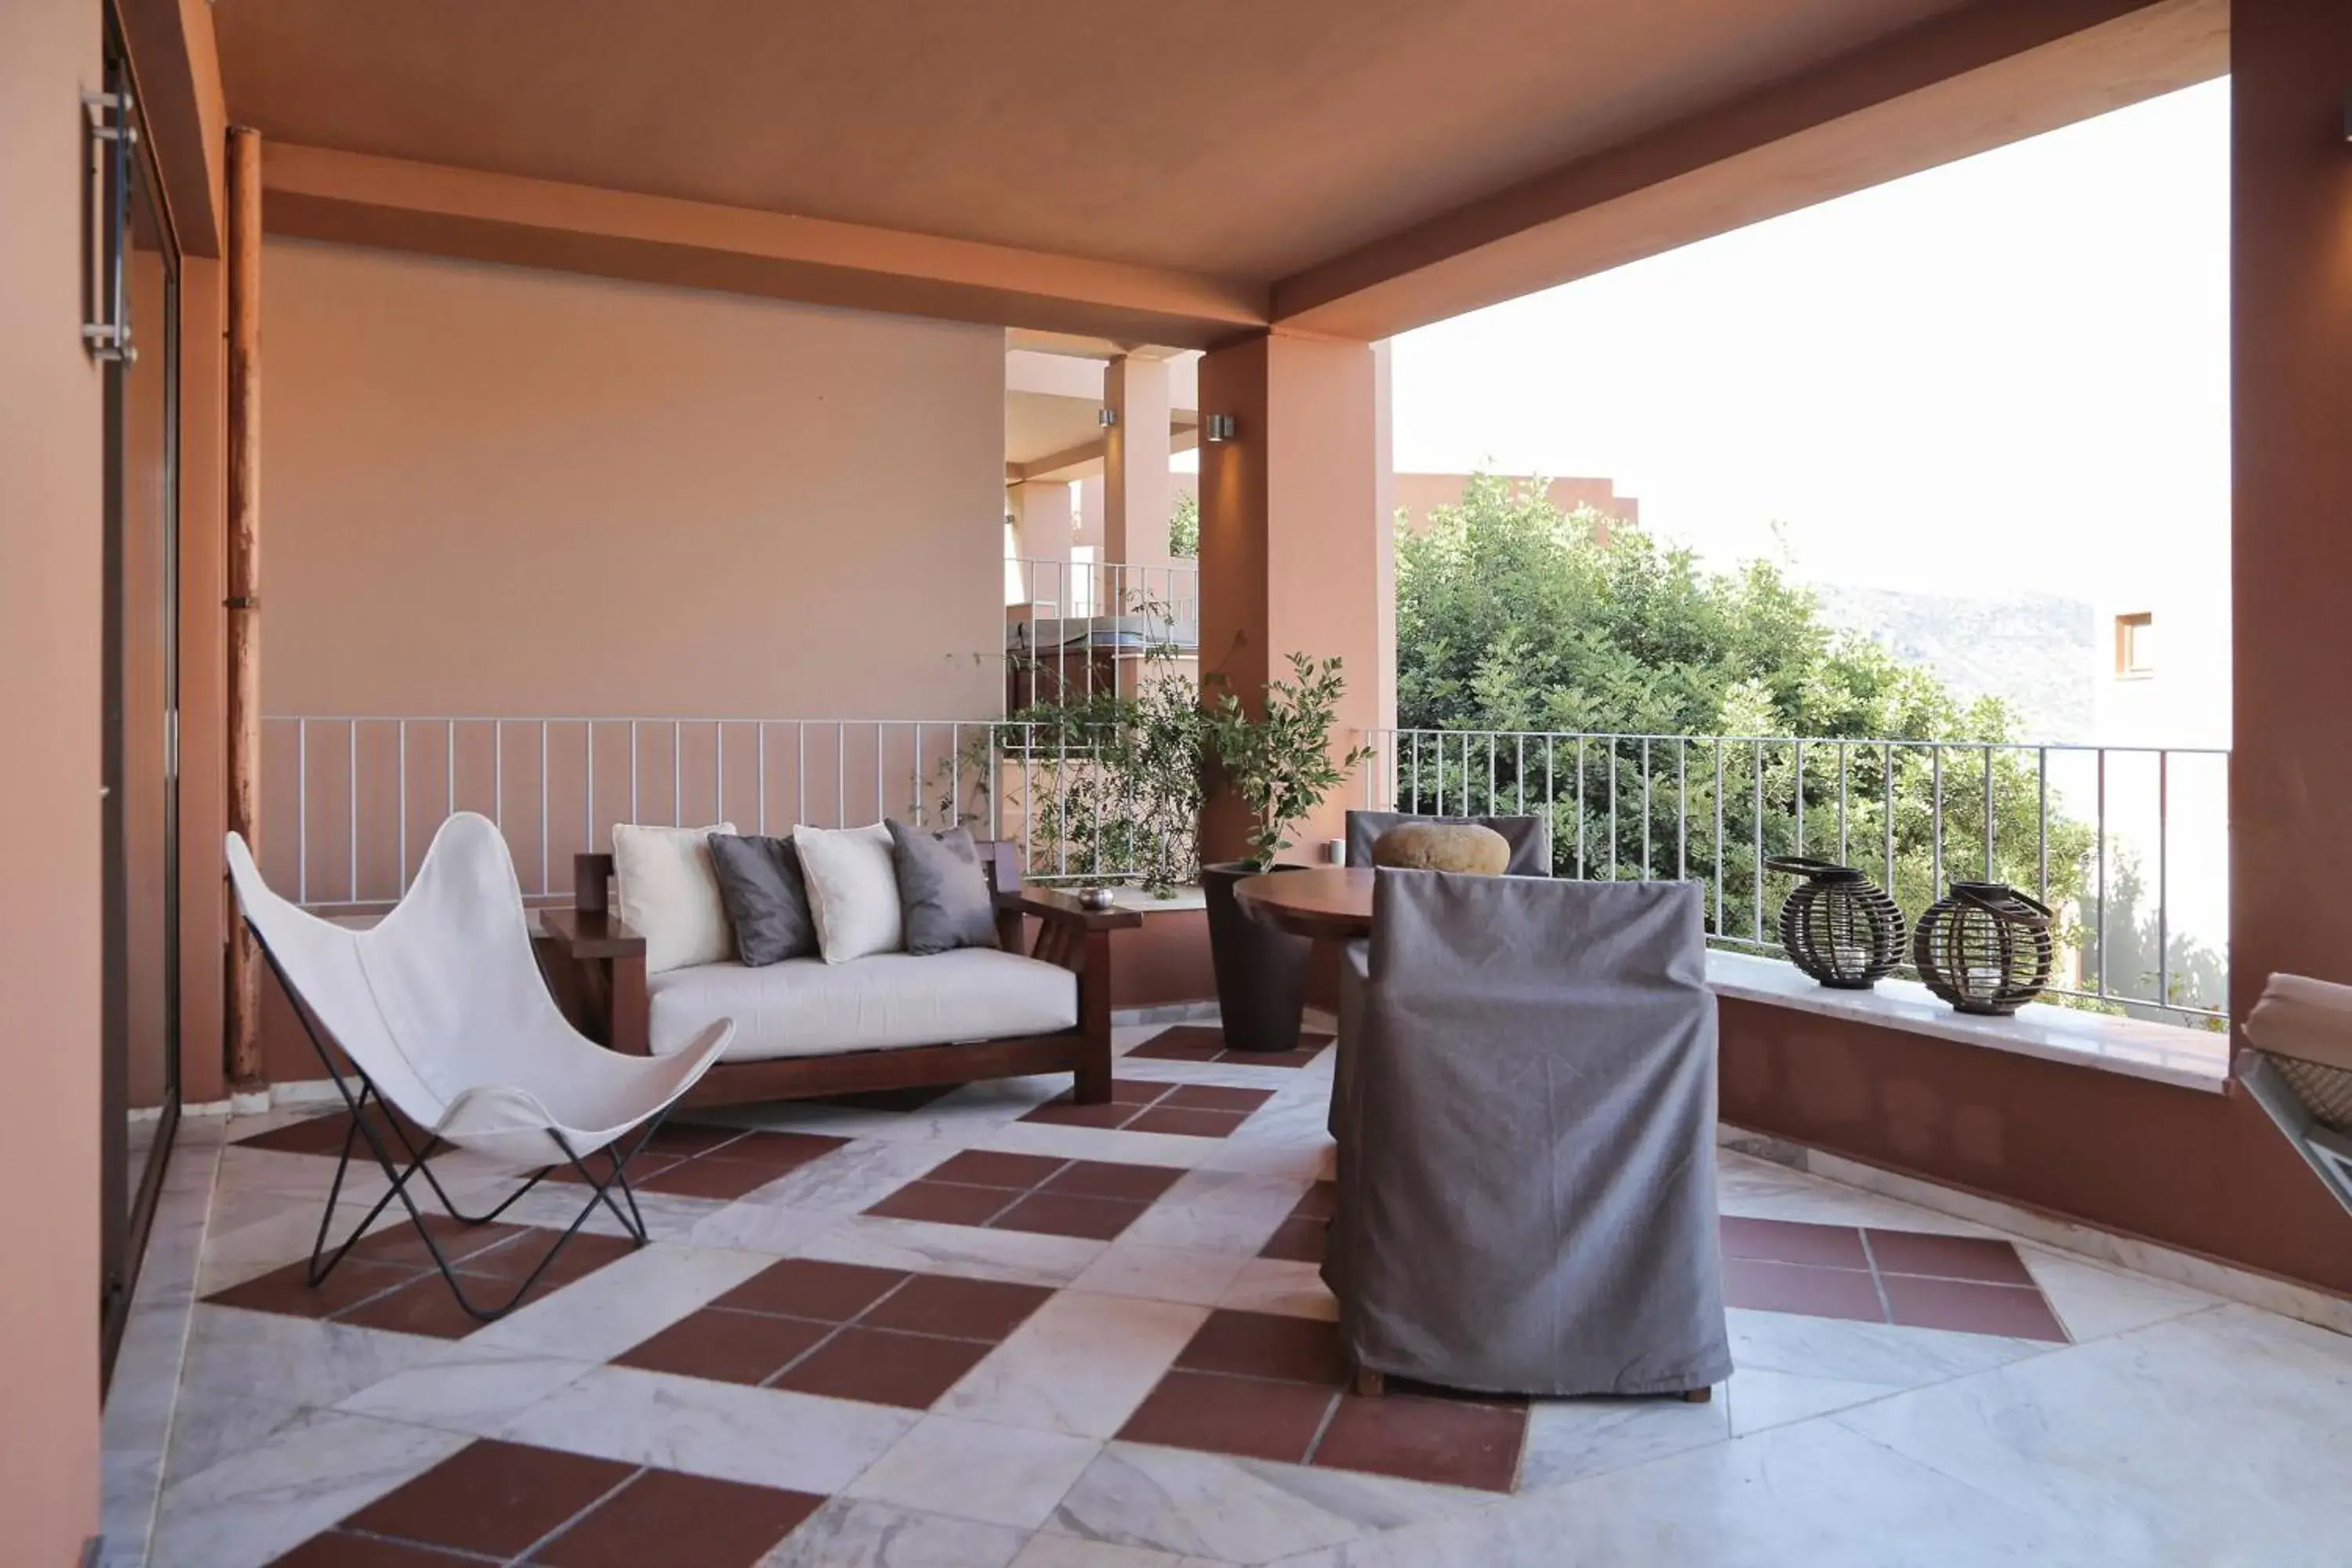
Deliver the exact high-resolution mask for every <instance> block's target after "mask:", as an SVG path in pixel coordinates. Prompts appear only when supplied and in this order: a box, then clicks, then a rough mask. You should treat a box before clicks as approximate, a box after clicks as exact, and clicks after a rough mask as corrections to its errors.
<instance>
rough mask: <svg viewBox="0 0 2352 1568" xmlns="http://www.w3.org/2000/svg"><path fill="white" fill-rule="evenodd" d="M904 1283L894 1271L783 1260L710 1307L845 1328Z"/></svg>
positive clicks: (806, 1259)
mask: <svg viewBox="0 0 2352 1568" xmlns="http://www.w3.org/2000/svg"><path fill="white" fill-rule="evenodd" d="M906 1278H907V1276H906V1274H905V1273H904V1272H903V1271H901V1270H899V1269H896V1268H866V1267H865V1266H864V1265H863V1264H857V1263H824V1262H820V1261H818V1260H817V1259H815V1258H785V1259H784V1260H783V1261H782V1262H781V1263H772V1264H770V1265H769V1266H768V1267H767V1268H763V1269H761V1271H760V1272H759V1273H757V1274H754V1275H752V1276H751V1278H750V1279H746V1280H745V1281H743V1283H741V1284H740V1285H738V1286H736V1287H735V1289H732V1290H730V1291H728V1292H727V1293H726V1294H725V1295H723V1296H721V1297H719V1299H718V1300H716V1301H713V1302H712V1303H710V1304H711V1305H712V1306H714V1307H732V1308H736V1309H738V1310H742V1311H747V1312H780V1313H782V1314H783V1315H785V1316H787V1317H793V1318H809V1319H813V1320H814V1321H817V1322H821V1323H845V1322H847V1321H849V1320H850V1319H852V1318H855V1317H856V1316H857V1314H858V1313H860V1312H862V1311H864V1310H866V1308H868V1307H870V1306H872V1305H873V1304H874V1303H875V1302H877V1301H878V1300H881V1299H882V1298H883V1297H884V1296H885V1295H887V1294H888V1293H889V1292H890V1290H891V1289H893V1288H895V1287H896V1286H897V1285H898V1282H899V1281H900V1280H902V1279H906Z"/></svg>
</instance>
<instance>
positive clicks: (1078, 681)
mask: <svg viewBox="0 0 2352 1568" xmlns="http://www.w3.org/2000/svg"><path fill="white" fill-rule="evenodd" d="M1006 565H1007V568H1008V571H1007V576H1006V584H1005V608H1004V652H1005V659H1006V663H1007V666H1008V668H1009V670H1010V679H1008V681H1007V682H1006V697H1005V700H1006V704H1007V706H1008V708H1009V709H1014V710H1017V709H1020V708H1025V707H1027V706H1029V705H1030V704H1032V703H1034V702H1037V701H1051V700H1056V699H1058V698H1061V697H1064V696H1074V697H1092V696H1094V695H1095V694H1096V693H1097V691H1098V690H1116V689H1119V685H1118V683H1119V681H1120V670H1121V668H1122V667H1123V666H1124V667H1125V668H1128V669H1129V670H1130V671H1131V669H1132V668H1133V665H1134V663H1135V662H1136V661H1139V660H1141V659H1143V658H1146V657H1148V656H1150V655H1154V654H1159V655H1163V656H1171V657H1173V658H1193V657H1196V656H1197V654H1198V652H1199V647H1200V638H1201V573H1200V568H1199V567H1197V566H1194V565H1191V564H1170V565H1165V566H1154V565H1131V564H1126V563H1119V562H1097V561H1083V560H1082V561H1061V560H1054V559H1050V558H1045V559H1041V558H1038V557H1034V556H1015V557H1012V558H1010V559H1009V560H1008V561H1007V563H1006ZM1129 684H1131V680H1130V681H1129Z"/></svg>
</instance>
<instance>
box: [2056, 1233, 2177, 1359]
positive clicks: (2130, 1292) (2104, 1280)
mask: <svg viewBox="0 0 2352 1568" xmlns="http://www.w3.org/2000/svg"><path fill="white" fill-rule="evenodd" d="M2017 1254H2018V1256H2019V1257H2020V1258H2023V1259H2024V1261H2025V1267H2026V1268H2027V1270H2028V1271H2029V1272H2031V1273H2032V1276H2033V1281H2034V1283H2035V1284H2037V1285H2039V1286H2041V1287H2042V1296H2043V1298H2044V1299H2045V1300H2048V1301H2049V1303H2050V1310H2052V1311H2053V1312H2055V1313H2057V1314H2058V1321H2060V1322H2061V1323H2063V1324H2064V1325H2065V1328H2066V1332H2067V1334H2068V1336H2069V1337H2070V1338H2072V1339H2073V1340H2074V1342H2075V1343H2077V1344H2081V1343H2084V1342H2086V1341H2089V1340H2095V1339H2104V1338H2105V1337H2106V1336H2107V1335H2109V1334H2119V1333H2122V1332H2124V1331H2126V1330H2130V1329H2142V1328H2146V1327H2147V1325H2149V1324H2150V1323H2160V1322H2164V1321H2168V1320H2169V1319H2173V1318H2181V1317H2186V1316H2188V1315H2189V1313H2191V1312H2201V1311H2203V1310H2205V1309H2206V1308H2208V1307H2216V1306H2219V1305H2221V1299H2220V1298H2219V1297H2216V1296H2209V1295H2207V1294H2206V1293H2205V1292H2204V1291H2202V1290H2192V1289H2189V1287H2188V1286H2186V1285H2173V1284H2169V1283H2167V1282H2166V1281H2164V1280H2161V1279H2148V1278H2147V1277H2146V1276H2144V1275H2138V1274H2126V1273H2125V1272H2124V1271H2123V1270H2121V1269H2117V1268H2106V1267H2105V1266H2103V1265H2100V1264H2096V1263H2093V1262H2090V1261H2089V1260H2087V1259H2085V1258H2073V1257H2069V1256H2068V1255H2067V1254H2065V1253H2063V1252H2053V1251H2052V1250H2050V1249H2049V1248H2047V1247H2034V1246H2032V1245H2030V1244H2020V1245H2019V1247H2018V1249H2017Z"/></svg>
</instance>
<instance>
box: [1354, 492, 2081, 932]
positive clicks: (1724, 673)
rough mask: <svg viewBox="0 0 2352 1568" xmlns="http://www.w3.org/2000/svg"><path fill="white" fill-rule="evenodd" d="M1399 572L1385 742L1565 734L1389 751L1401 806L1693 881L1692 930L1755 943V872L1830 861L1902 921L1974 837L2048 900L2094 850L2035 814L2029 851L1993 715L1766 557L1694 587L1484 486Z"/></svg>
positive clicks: (1611, 867)
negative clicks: (1468, 811)
mask: <svg viewBox="0 0 2352 1568" xmlns="http://www.w3.org/2000/svg"><path fill="white" fill-rule="evenodd" d="M1396 553H1397V649H1398V654H1397V707H1398V713H1399V722H1400V723H1401V724H1402V725H1403V726H1404V727H1405V728H1406V729H1408V730H1428V731H1520V732H1529V731H1532V732H1536V733H1537V734H1538V735H1541V734H1559V735H1561V736H1565V737H1581V739H1567V740H1558V741H1549V742H1547V741H1543V740H1540V739H1538V740H1537V741H1536V742H1534V743H1533V746H1534V749H1533V750H1532V751H1531V750H1530V749H1529V743H1528V742H1527V741H1525V740H1521V739H1518V738H1517V737H1514V738H1513V739H1511V740H1510V741H1508V742H1500V741H1496V742H1475V741H1471V740H1468V739H1467V738H1465V740H1463V741H1461V742H1454V740H1453V738H1452V737H1450V736H1448V737H1444V738H1433V737H1428V736H1423V737H1422V738H1420V739H1419V740H1418V741H1416V740H1414V739H1413V738H1412V737H1410V736H1408V737H1405V738H1404V739H1402V741H1401V742H1400V747H1399V753H1398V757H1397V763H1396V765H1397V769H1398V782H1399V787H1400V791H1401V792H1402V794H1403V795H1406V797H1407V798H1408V799H1411V800H1412V801H1414V802H1415V803H1416V805H1415V808H1416V809H1430V810H1434V809H1441V808H1442V809H1445V810H1461V809H1463V808H1464V806H1465V804H1466V805H1469V806H1472V807H1475V808H1476V809H1478V810H1496V811H1509V810H1513V809H1515V808H1517V807H1518V806H1519V805H1521V803H1524V804H1525V807H1526V809H1528V810H1529V811H1542V812H1545V813H1547V814H1549V816H1551V818H1552V826H1553V834H1552V837H1553V853H1554V857H1555V860H1556V862H1557V863H1558V864H1559V866H1560V868H1562V869H1564V870H1570V871H1579V870H1581V871H1582V872H1583V873H1584V874H1587V875H1593V876H1608V875H1612V874H1614V875H1618V876H1622V877H1629V878H1630V877H1635V876H1640V875H1643V874H1644V871H1645V870H1646V873H1647V874H1648V875H1651V876H1675V875H1687V876H1690V877H1693V878H1696V879H1701V880H1706V881H1709V882H1711V883H1713V884H1714V885H1715V886H1716V887H1718V888H1720V889H1721V900H1720V904H1721V907H1720V908H1718V907H1717V900H1716V899H1715V898H1714V897H1713V896H1712V894H1711V896H1710V902H1709V916H1710V929H1711V930H1715V931H1717V932H1718V933H1720V934H1724V935H1729V936H1735V937H1741V938H1748V939H1751V940H1752V939H1755V938H1758V937H1761V938H1763V939H1765V940H1769V930H1763V929H1759V928H1760V927H1762V926H1763V925H1765V923H1766V922H1767V921H1769V913H1770V911H1771V910H1776V909H1777V908H1778V906H1779V903H1780V893H1781V892H1782V891H1785V889H1786V887H1787V885H1788V883H1787V880H1786V879H1775V878H1772V877H1769V876H1767V877H1765V878H1762V879H1759V878H1758V877H1757V875H1756V873H1755V866H1756V862H1757V860H1758V859H1759V858H1760V857H1761V856H1769V855H1775V854H1786V853H1800V852H1801V853H1808V854H1812V855H1819V856H1824V857H1828V858H1845V859H1848V860H1849V861H1850V862H1851V863H1853V864H1855V865H1859V866H1861V867H1862V868H1864V870H1866V871H1869V872H1871V873H1872V874H1873V875H1874V876H1876V877H1878V878H1879V879H1881V880H1891V883H1892V887H1891V890H1892V891H1893V892H1894V893H1895V898H1896V900H1897V902H1899V903H1900V904H1901V905H1902V906H1903V908H1904V910H1906V912H1907V913H1909V914H1911V915H1913V916H1914V917H1916V915H1917V914H1918V913H1919V912H1920V911H1921V910H1924V909H1925V908H1926V907H1927V904H1928V903H1930V902H1932V901H1933V900H1935V898H1937V896H1939V895H1940V893H1941V892H1942V890H1943V884H1944V883H1947V882H1948V881H1949V880H1951V879H1954V878H1979V877H1983V876H1984V875H1985V872H1986V860H1987V850H1986V841H1987V837H1988V827H1990V840H1991V844H1992V848H1991V852H1990V858H1991V861H1992V872H1993V876H1994V878H1995V879H1999V880H2004V881H2009V882H2011V883H2013V884H2014V885H2016V886H2018V887H2020V888H2022V889H2025V890H2026V891H2028V892H2036V891H2046V893H2047V895H2048V896H2049V898H2050V900H2051V901H2052V902H2053V904H2064V903H2066V902H2068V901H2069V900H2074V899H2075V898H2076V897H2077V895H2078V894H2079V893H2080V891H2081V889H2082V885H2083V873H2084V862H2085V860H2086V858H2087V857H2088V855H2089V852H2090V837H2091V836H2090V832H2089V830H2088V829H2087V828H2086V827H2084V826H2082V825H2080V824H2076V823H2073V822H2070V821H2067V820H2065V819H2063V817H2061V816H2057V815H2055V814H2054V813H2053V814H2052V815H2051V816H2049V817H2048V819H2047V823H2046V832H2045V825H2044V819H2043V816H2042V809H2041V793H2042V792H2041V785H2040V773H2039V768H2038V766H2037V763H2036V760H2035V758H2034V755H2033V753H2032V751H2031V750H2030V749H2023V748H2020V749H2011V750H2004V749H2001V748H2000V743H2001V742H2012V741H2013V740H2014V739H2015V736H2014V721H2013V719H2012V717H2011V713H2010V711H2009V710H2008V709H2007V708H2006V706H2005V705H2004V704H2002V703H2001V702H2000V701H1999V700H1996V699H1992V698H1980V699H1976V700H1966V699H1963V698H1962V697H1960V696H1959V695H1958V694H1956V693H1954V692H1953V691H1951V690H1950V689H1948V688H1947V687H1946V686H1945V685H1944V683H1943V682H1942V681H1941V680H1940V679H1938V678H1937V676H1936V674H1935V673H1934V672H1933V671H1932V670H1929V669H1926V668H1921V667H1918V666H1916V665H1909V664H1906V663H1904V662H1902V661H1901V660H1899V659H1897V658H1895V657H1893V656H1892V655H1891V654H1889V653H1888V652H1886V651H1885V649H1884V648H1882V647H1878V646H1877V645H1875V644H1874V643H1872V642H1870V641H1869V640H1867V639H1866V638H1863V637H1856V636H1853V635H1852V634H1850V633H1846V632H1843V631H1840V630H1838V629H1837V628H1834V627H1832V626H1830V625H1829V624H1828V623H1827V622H1826V621H1825V620H1824V619H1823V618H1822V614H1821V609H1820V605H1819V604H1818V603H1817V602H1816V600H1815V598H1814V596H1813V595H1812V594H1811V591H1810V590H1808V589H1807V588H1805V587H1804V586H1803V585H1802V584H1799V583H1796V582H1794V581H1792V580H1791V579H1790V577H1789V576H1788V575H1787V574H1785V573H1784V572H1783V571H1782V570H1781V569H1780V566H1778V565H1776V564H1775V563H1771V562H1769V561H1763V560H1756V561H1749V562H1747V563H1743V564H1742V565H1740V566H1739V567H1738V569H1736V570H1734V571H1730V572H1712V571H1709V570H1706V568H1705V567H1703V566H1702V565H1701V564H1700V563H1699V561H1698V560H1697V558H1696V555H1695V554H1694V553H1693V552H1691V551H1690V550H1688V549H1686V548H1684V547H1682V546H1679V545H1675V544H1671V543H1668V542H1662V541H1660V540H1658V539H1656V538H1654V537H1653V536H1652V535H1651V534H1649V533H1648V532H1646V531H1643V529H1641V528H1640V527H1638V526H1635V525H1633V524H1629V523H1626V522H1623V521H1618V520H1614V519H1605V518H1603V517H1602V516H1601V514H1600V513H1598V512H1596V511H1593V510H1590V509H1581V510H1578V511H1575V512H1573V513H1562V512H1561V511H1560V510H1559V509H1558V508H1556V507H1554V506H1553V505H1552V504H1551V502H1550V501H1549V499H1548V497H1547V495H1546V490H1545V487H1544V485H1543V483H1542V482H1541V481H1540V480H1531V481H1529V482H1528V483H1525V484H1519V485H1515V484H1513V483H1511V482H1509V481H1507V480H1506V479H1501V478H1498V477H1496V476H1494V475H1487V474H1481V475H1478V476H1475V478H1474V479H1472V480H1471V483H1470V486H1469V489H1468V491H1467V492H1466V494H1465V496H1464V499H1463V500H1462V502H1461V504H1460V505H1458V506H1444V507H1438V508H1435V509H1434V510H1433V512H1432V514H1431V518H1430V521H1429V525H1428V527H1427V528H1426V529H1425V530H1424V531H1422V532H1420V533H1418V534H1415V533H1413V532H1412V531H1410V530H1409V529H1405V528H1403V527H1402V525H1401V526H1400V531H1399V534H1398V539H1397V546H1396ZM1643 736H1651V737H1660V739H1656V740H1653V741H1649V742H1643V741H1642V740H1640V739H1638V737H1643ZM1615 737H1633V738H1631V739H1617V738H1615ZM1681 737H1708V738H1709V739H1706V740H1703V741H1685V740H1682V739H1679V738H1681ZM1714 737H1732V738H1733V739H1730V740H1716V739H1713V738H1714ZM1800 741H1802V742H1804V743H1802V744H1800V743H1799V742H1800ZM1840 742H1851V743H1840ZM1859 742H1948V744H1946V745H1944V746H1942V747H1940V748H1938V747H1936V746H1932V745H1926V744H1915V745H1909V746H1903V745H1896V746H1891V747H1890V746H1887V745H1884V744H1881V745H1866V744H1861V743H1859ZM1718 778H1720V780H1721V784H1720V785H1719V786H1718V784H1717V780H1718ZM1988 796H1990V802H1991V810H1990V814H1988V812H1987V810H1986V802H1987V799H1988ZM1939 800H1940V803H1941V806H1942V810H1941V813H1940V818H1941V823H1942V829H1941V833H1940V836H1939V834H1938V832H1937V819H1938V816H1939V814H1938V812H1937V809H1936V807H1937V803H1938V801H1939ZM1718 823H1720V825H1721V827H1720V835H1719V837H1718V829H1717V824H1718ZM1890 837H1891V840H1892V843H1891V853H1890V842H1889V841H1890ZM1718 845H1719V846H1720V847H1719V848H1718ZM1890 861H1891V862H1892V877H1891V879H1890V878H1889V876H1888V871H1889V862H1890ZM2045 864H2046V866H2047V872H2046V879H2045V873H2044V869H2043V868H2044V866H2045ZM1939 870H1940V872H1941V875H1940V876H1939V875H1938V872H1939Z"/></svg>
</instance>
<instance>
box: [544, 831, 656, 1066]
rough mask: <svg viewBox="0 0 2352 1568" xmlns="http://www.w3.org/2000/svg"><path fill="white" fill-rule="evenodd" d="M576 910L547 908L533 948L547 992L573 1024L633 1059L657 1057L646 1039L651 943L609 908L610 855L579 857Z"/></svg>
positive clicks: (575, 866)
mask: <svg viewBox="0 0 2352 1568" xmlns="http://www.w3.org/2000/svg"><path fill="white" fill-rule="evenodd" d="M612 874H613V858H612V857H611V856H610V855H575V856H573V857H572V878H573V879H572V908H570V909H568V910H563V909H554V910H539V911H538V920H537V921H536V923H535V926H534V930H533V933H532V941H531V945H532V947H533V948H534V949H536V950H537V951H538V953H539V961H540V970H541V973H544V974H545V975H546V976H547V982H548V989H549V990H550V991H551V992H552V993H553V994H554V995H555V1000H556V1005H558V1006H559V1007H562V1009H563V1013H564V1016H566V1017H568V1018H570V1019H571V1020H572V1026H573V1027H574V1028H576V1029H578V1030H579V1031H580V1032H581V1033H582V1034H583V1035H585V1036H587V1037H589V1038H590V1039H592V1040H594V1041H595V1042H596V1043H597V1044H598V1045H601V1046H604V1047H608V1048H610V1049H613V1050H616V1051H624V1052H626V1053H628V1054H629V1055H631V1056H640V1057H641V1056H645V1055H646V1054H647V1053H648V1052H650V1051H651V1049H652V1048H653V1047H652V1042H651V1040H650V1039H649V1038H648V1036H647V1028H648V1025H649V1022H650V1020H649V1017H648V1010H649V1007H648V999H647V997H646V939H645V938H644V937H643V936H641V935H639V934H638V933H637V932H636V931H633V930H631V929H630V928H629V926H628V924H627V923H626V922H625V921H623V920H622V919H621V917H620V916H619V915H618V914H617V913H615V912H614V910H612V909H611V908H610V907H609V906H610V898H609V895H608V893H607V891H606V888H607V883H608V881H609V879H610V878H611V877H612Z"/></svg>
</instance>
